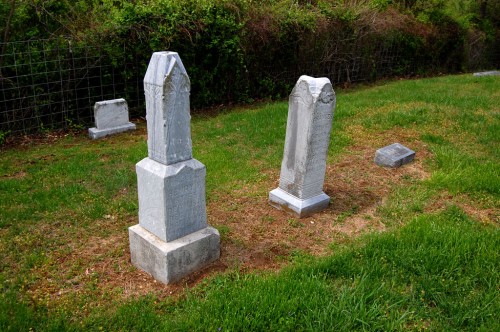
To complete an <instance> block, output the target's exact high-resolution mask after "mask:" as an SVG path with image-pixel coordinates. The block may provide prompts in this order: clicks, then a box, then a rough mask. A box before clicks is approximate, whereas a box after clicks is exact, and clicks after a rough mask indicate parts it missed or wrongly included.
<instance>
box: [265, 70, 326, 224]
mask: <svg viewBox="0 0 500 332" xmlns="http://www.w3.org/2000/svg"><path fill="white" fill-rule="evenodd" d="M334 109H335V92H334V91H333V88H332V85H331V83H330V80H329V79H328V78H313V77H309V76H301V77H300V78H299V80H298V81H297V84H296V85H295V87H294V89H293V91H292V93H291V94H290V98H289V105H288V120H287V128H286V137H285V151H284V155H283V161H282V163H281V174H280V182H279V187H278V188H276V189H274V190H272V191H271V192H270V193H269V202H270V203H271V205H273V206H274V207H276V208H278V209H282V210H285V211H289V212H292V213H294V214H296V215H297V216H299V217H304V216H307V215H310V214H312V213H314V212H317V211H320V210H323V209H325V208H326V207H328V204H329V203H330V197H329V196H328V195H326V194H325V193H324V192H323V183H324V180H325V172H326V158H327V154H328V145H329V143H330V131H331V128H332V120H333V113H334Z"/></svg>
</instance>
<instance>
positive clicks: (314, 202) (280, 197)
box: [269, 188, 330, 218]
mask: <svg viewBox="0 0 500 332" xmlns="http://www.w3.org/2000/svg"><path fill="white" fill-rule="evenodd" d="M269 204H271V205H272V206H274V207H275V208H277V209H280V210H283V211H286V212H291V213H293V214H295V215H297V216H298V217H299V218H303V217H307V216H309V215H311V214H313V213H315V212H319V211H322V210H324V209H326V208H327V207H328V204H330V196H328V195H327V194H325V193H324V192H322V193H321V194H319V195H317V196H314V197H311V198H308V199H300V198H297V197H295V196H292V195H290V194H289V193H287V192H286V191H284V190H283V189H281V188H276V189H274V190H271V191H270V192H269Z"/></svg>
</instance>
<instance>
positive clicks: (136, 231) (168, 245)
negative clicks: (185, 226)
mask: <svg viewBox="0 0 500 332" xmlns="http://www.w3.org/2000/svg"><path fill="white" fill-rule="evenodd" d="M129 240H130V256H131V260H132V264H133V265H134V266H135V267H137V268H139V269H141V270H143V271H145V272H147V273H149V274H151V275H152V276H153V278H155V279H156V280H158V281H161V282H163V283H165V284H169V283H172V282H176V281H179V280H180V279H182V278H183V277H185V276H187V275H188V274H190V273H193V272H195V271H198V270H200V269H202V268H203V267H205V266H207V265H208V264H209V263H211V262H213V261H216V260H217V259H219V255H220V252H219V243H220V235H219V232H218V231H217V230H216V229H215V228H213V227H210V226H208V227H206V228H204V229H201V230H199V231H197V232H194V233H191V234H189V235H186V236H184V237H181V238H179V239H177V240H174V241H170V242H165V241H162V240H161V239H160V238H158V237H157V236H155V235H154V234H152V233H150V232H149V231H147V230H146V229H144V228H143V227H142V226H140V225H135V226H132V227H130V228H129Z"/></svg>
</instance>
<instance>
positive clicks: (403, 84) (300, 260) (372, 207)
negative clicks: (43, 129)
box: [0, 75, 500, 331]
mask: <svg viewBox="0 0 500 332" xmlns="http://www.w3.org/2000/svg"><path fill="white" fill-rule="evenodd" d="M499 105H500V78H499V77H473V76H472V75H460V76H447V77H439V78H432V79H421V80H408V81H397V82H387V83H385V84H380V85H376V86H368V87H358V88H355V89H353V90H347V91H346V90H338V91H337V109H336V111H335V116H334V125H333V129H332V137H331V144H330V151H329V158H328V171H327V177H326V181H325V190H326V192H327V193H328V194H329V195H330V196H331V198H332V204H331V207H330V208H329V209H328V210H327V211H325V212H322V213H319V214H317V215H315V216H313V217H310V218H306V219H301V220H298V219H295V218H293V217H291V216H288V215H286V214H284V213H282V212H280V211H276V210H274V209H272V208H271V207H270V206H268V205H267V203H266V197H267V193H268V192H269V190H271V189H273V188H274V187H275V186H276V181H277V179H278V177H279V168H280V162H281V158H282V153H283V144H284V137H285V129H286V128H285V127H286V116H287V103H286V102H278V103H268V104H259V105H255V106H252V107H247V108H245V109H232V110H227V111H224V112H222V113H220V114H218V115H215V116H208V115H205V116H201V115H195V116H193V121H192V139H193V144H194V146H193V153H194V156H195V158H196V159H198V160H200V161H201V162H202V163H204V164H205V165H206V166H207V203H208V206H207V213H208V218H209V223H211V224H212V225H214V226H215V227H217V228H218V229H219V231H220V232H221V235H222V243H221V246H222V256H221V262H220V263H218V264H215V265H213V266H211V267H210V268H208V269H207V270H206V271H204V272H202V274H198V275H196V276H194V277H193V278H187V279H186V280H184V281H183V282H181V283H180V284H177V285H169V286H164V285H160V284H158V283H155V282H154V280H152V279H151V278H150V277H149V276H147V275H146V274H144V273H142V272H140V271H137V270H136V269H135V268H134V267H133V266H132V265H131V264H130V262H129V259H130V256H129V253H128V238H127V228H128V227H129V226H132V225H134V224H137V222H138V219H137V208H138V207H137V187H136V177H135V163H137V162H138V161H139V160H141V159H142V158H144V157H146V156H147V146H146V140H145V134H146V132H145V125H144V123H139V125H138V127H139V129H138V130H137V131H135V132H129V133H124V134H121V135H116V136H113V137H109V138H106V139H104V140H98V141H90V140H88V139H87V138H86V136H85V133H82V134H81V135H80V134H78V135H67V136H65V137H59V138H57V139H50V138H47V139H46V140H42V141H35V140H34V141H31V142H28V143H26V144H23V145H20V146H17V147H14V148H4V149H3V150H1V151H0V153H1V154H0V284H1V290H2V292H1V295H0V330H2V331H20V330H30V329H32V330H124V331H128V330H188V331H190V330H201V331H227V330H233V331H234V330H236V331H238V330H255V331H265V330H286V331H288V330H345V331H352V330H427V329H428V330H442V331H448V330H473V331H477V330H483V331H498V330H500V314H499V313H500V273H499V271H500V251H499V248H500V232H499V226H500V212H499V211H500V152H499V151H500V121H499V120H500V106H499ZM394 142H400V143H402V144H405V145H406V146H408V147H410V148H412V149H414V150H415V151H416V152H417V158H416V160H415V161H414V162H413V163H412V164H410V165H406V166H404V167H402V168H401V169H398V170H388V169H381V168H380V167H377V166H375V165H373V162H372V159H373V156H374V153H375V150H376V149H377V148H379V147H382V146H384V145H388V144H391V143H394ZM320 249H322V250H320Z"/></svg>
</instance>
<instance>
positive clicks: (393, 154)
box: [374, 143, 415, 168]
mask: <svg viewBox="0 0 500 332" xmlns="http://www.w3.org/2000/svg"><path fill="white" fill-rule="evenodd" d="M414 158H415V151H413V150H410V149H408V148H407V147H406V146H404V145H402V144H399V143H394V144H391V145H388V146H385V147H383V148H381V149H378V150H377V152H376V153H375V160H374V161H375V164H377V165H379V166H385V167H393V168H394V167H400V166H402V165H405V164H408V163H409V162H411V161H412V160H413V159H414Z"/></svg>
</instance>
